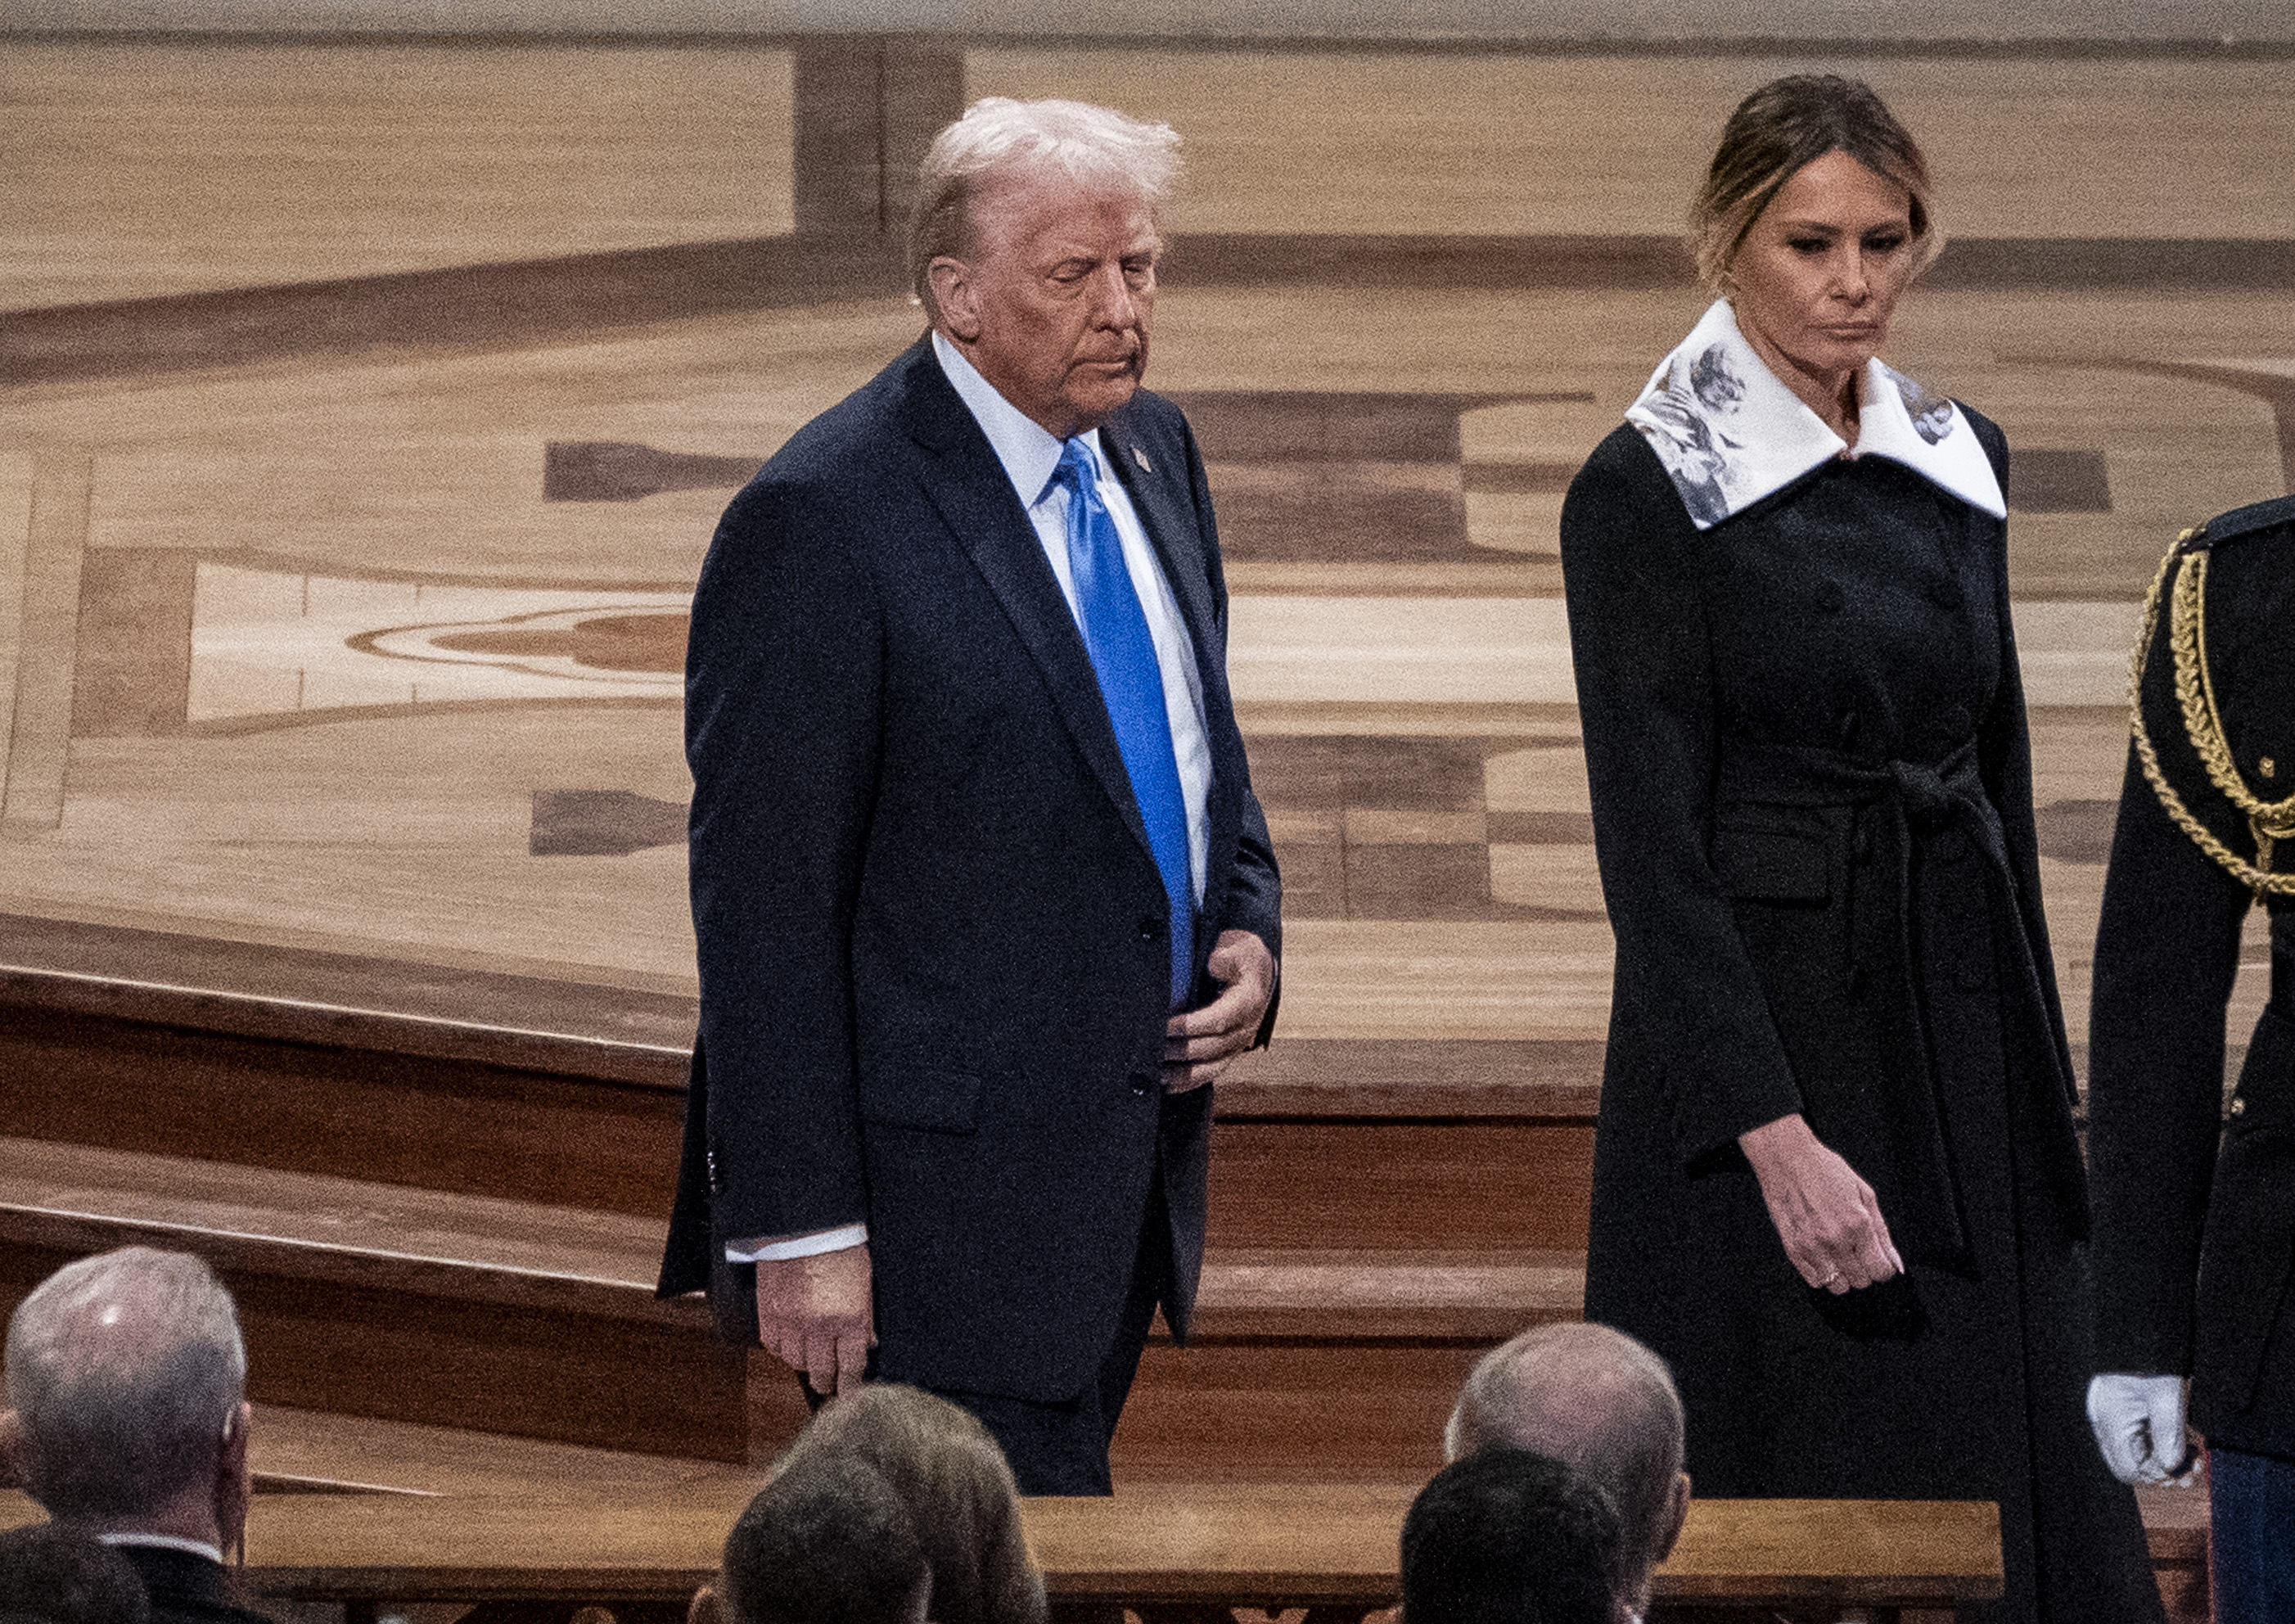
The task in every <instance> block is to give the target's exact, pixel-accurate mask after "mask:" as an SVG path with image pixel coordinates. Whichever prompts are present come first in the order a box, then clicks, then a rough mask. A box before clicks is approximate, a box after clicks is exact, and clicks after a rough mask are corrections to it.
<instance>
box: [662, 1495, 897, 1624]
mask: <svg viewBox="0 0 2295 1624" xmlns="http://www.w3.org/2000/svg"><path fill="white" fill-rule="evenodd" d="M706 1594H708V1593H707V1592H704V1595H706ZM931 1597H932V1571H931V1569H930V1568H929V1566H927V1563H926V1562H925V1553H924V1546H922V1545H921V1544H920V1543H919V1541H918V1538H917V1529H916V1524H915V1522H913V1521H912V1520H911V1517H910V1516H909V1512H908V1508H907V1507H906V1506H903V1505H902V1503H901V1497H900V1496H899V1495H897V1494H895V1493H894V1491H893V1488H892V1485H890V1484H889V1483H887V1482H886V1481H885V1480H884V1479H883V1478H882V1477H880V1476H878V1474H877V1473H875V1472H873V1471H871V1470H870V1468H869V1467H868V1466H867V1465H864V1464H863V1463H862V1462H859V1461H854V1460H838V1459H835V1458H833V1457H829V1456H826V1455H816V1456H812V1457H802V1458H794V1457H793V1458H789V1459H788V1460H787V1461H785V1463H784V1464H783V1465H781V1466H780V1469H779V1470H777V1471H775V1473H773V1475H772V1481H769V1482H767V1483H766V1484H765V1486H764V1489H761V1490H759V1491H758V1494H757V1498H755V1499H754V1500H751V1501H750V1502H749V1508H748V1509H747V1511H745V1512H743V1513H742V1514H741V1518H740V1521H739V1522H736V1523H734V1524H733V1531H732V1532H731V1534H729V1535H727V1536H726V1537H725V1562H724V1566H723V1569H722V1570H721V1571H720V1573H719V1578H718V1585H717V1604H716V1612H717V1616H718V1617H719V1619H720V1620H723V1624H924V1620H925V1611H926V1608H927V1605H928V1604H930V1601H931ZM707 1614H708V1610H707V1609H706V1608H705V1607H704V1606H703V1605H702V1604H700V1602H699V1600H698V1598H697V1601H696V1605H695V1607H694V1611H693V1617H694V1618H695V1619H697V1620H698V1619H702V1618H705V1617H706V1616H707Z"/></svg>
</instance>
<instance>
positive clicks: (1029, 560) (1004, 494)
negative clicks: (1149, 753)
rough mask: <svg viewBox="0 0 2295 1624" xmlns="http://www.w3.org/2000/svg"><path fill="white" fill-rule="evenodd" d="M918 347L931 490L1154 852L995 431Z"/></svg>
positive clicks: (914, 411)
mask: <svg viewBox="0 0 2295 1624" xmlns="http://www.w3.org/2000/svg"><path fill="white" fill-rule="evenodd" d="M911 356H913V357H915V358H916V359H915V363H914V364H912V365H911V368H910V370H909V372H908V377H907V384H908V388H907V391H906V394H907V399H906V402H905V416H906V418H907V422H908V429H909V433H910V436H911V438H913V439H914V440H915V441H916V442H917V444H918V445H920V446H921V447H923V448H924V451H925V453H926V454H925V456H924V458H923V459H922V461H920V463H919V478H920V479H921V480H922V482H923V485H924V486H925V490H926V493H927V494H928V495H929V496H930V497H931V499H932V502H933V505H934V506H935V508H937V509H938V510H940V515H941V518H943V519H944V520H946V521H947V524H948V526H949V528H950V529H951V531H953V532H954V533H955V535H956V538H957V540H958V542H959V543H960V544H961V545H962V546H963V548H964V550H965V551H966V553H967V554H968V556H969V557H970V558H971V559H972V562H973V567H975V568H976V569H978V570H979V572H980V574H981V577H982V579H984V581H986V582H987V583H988V589H989V591H990V592H993V593H994V594H995V595H996V600H997V602H998V603H1000V605H1001V606H1002V607H1003V609H1004V614H1005V616H1006V617H1007V618H1008V619H1009V620H1010V621H1011V623H1012V629H1013V631H1014V632H1017V633H1018V635H1019V638H1020V641H1021V643H1022V644H1023V645H1024V646H1025V648H1026V649H1027V650H1028V653H1029V655H1030V657H1032V658H1033V659H1034V660H1035V662H1036V664H1037V665H1038V666H1039V667H1040V668H1041V670H1042V672H1043V673H1044V682H1045V686H1046V688H1047V689H1048V690H1049V692H1050V694H1051V698H1052V704H1053V706H1055V707H1056V708H1057V709H1058V712H1059V714H1060V719H1061V721H1062V722H1065V723H1066V726H1067V730H1068V732H1069V735H1070V736H1071V737H1072V738H1074V740H1075V743H1076V748H1077V750H1078V751H1079V752H1080V753H1081V754H1082V756H1083V758H1084V761H1085V763H1087V764H1088V765H1089V766H1090V768H1091V771H1092V774H1093V776H1094V777H1096V778H1097V779H1098V780H1099V783H1100V788H1102V789H1104V790H1105V791H1107V798H1108V799H1109V800H1110V801H1111V802H1113V803H1114V804H1115V810H1116V812H1117V814H1118V815H1119V816H1120V817H1122V819H1123V826H1124V828H1128V829H1130V830H1131V835H1132V838H1134V839H1135V840H1137V841H1138V842H1139V849H1140V850H1141V851H1143V852H1145V853H1147V856H1148V859H1149V861H1154V858H1155V848H1154V847H1153V846H1152V845H1149V844H1148V840H1147V825H1146V824H1145V823H1143V822H1142V821H1141V820H1140V817H1139V801H1138V799H1137V798H1136V797H1135V796H1133V795H1132V793H1131V775H1130V774H1129V773H1128V772H1126V771H1124V767H1123V752H1122V750H1121V749H1119V748H1118V747H1117V745H1116V742H1115V727H1114V726H1113V725H1112V724H1111V723H1110V722H1108V720H1107V703H1106V702H1105V701H1104V700H1102V699H1101V698H1100V694H1099V678H1098V675H1097V674H1096V673H1094V672H1093V670H1092V668H1091V656H1090V654H1088V653H1087V652H1085V649H1084V646H1083V637H1082V633H1080V632H1078V631H1077V630H1076V624H1075V616H1074V615H1072V614H1070V613H1069V611H1068V605H1067V600H1066V598H1063V597H1062V596H1061V595H1060V583H1059V581H1058V577H1056V576H1055V575H1053V574H1052V567H1051V565H1050V564H1049V563H1048V562H1047V561H1046V560H1045V558H1044V550H1043V546H1042V544H1041V543H1040V542H1039V541H1038V540H1037V539H1036V531H1035V526H1033V524H1031V523H1030V522H1029V519H1028V515H1027V511H1026V510H1025V509H1024V508H1022V507H1021V505H1020V499H1019V498H1018V497H1017V495H1015V494H1013V491H1012V482H1011V480H1010V479H1009V478H1008V477H1006V476H1005V473H1004V465H1003V464H1002V463H1000V462H999V461H997V460H996V453H995V451H994V450H993V449H992V447H991V446H990V445H989V444H988V437H987V436H985V435H984V434H982V433H981V432H980V425H979V424H977V423H976V422H975V421H973V420H972V413H971V412H969V411H968V410H966V408H965V404H964V401H963V399H962V397H960V396H959V395H958V394H957V392H956V390H955V388H953V387H952V386H951V384H950V383H949V381H948V379H947V377H946V376H945V375H944V374H943V372H942V371H941V370H940V363H939V361H938V360H937V359H936V358H935V356H934V355H933V353H932V347H931V344H930V342H929V340H927V342H926V343H925V344H923V345H921V346H919V348H918V349H917V350H913V351H911Z"/></svg>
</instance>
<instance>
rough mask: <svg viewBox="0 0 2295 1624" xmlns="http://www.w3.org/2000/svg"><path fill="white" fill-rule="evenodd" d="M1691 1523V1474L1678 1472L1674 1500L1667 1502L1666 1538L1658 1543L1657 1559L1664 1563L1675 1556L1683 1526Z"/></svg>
mask: <svg viewBox="0 0 2295 1624" xmlns="http://www.w3.org/2000/svg"><path fill="white" fill-rule="evenodd" d="M1688 1521H1689V1473H1687V1472H1677V1473H1674V1478H1673V1498H1671V1499H1670V1500H1669V1501H1667V1502H1666V1507H1665V1523H1666V1527H1665V1538H1663V1539H1661V1540H1660V1541H1658V1548H1657V1559H1658V1560H1659V1561H1660V1562H1663V1561H1664V1560H1665V1559H1666V1558H1667V1557H1669V1556H1670V1555H1673V1546H1674V1542H1675V1541H1676V1540H1678V1539H1679V1538H1681V1525H1682V1524H1683V1523H1685V1522H1688Z"/></svg>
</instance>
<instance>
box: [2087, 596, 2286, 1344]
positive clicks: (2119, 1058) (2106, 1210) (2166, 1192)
mask: <svg viewBox="0 0 2295 1624" xmlns="http://www.w3.org/2000/svg"><path fill="white" fill-rule="evenodd" d="M2161 618H2162V620H2163V621H2164V620H2165V616H2162V617H2161ZM2166 630H2167V629H2166V627H2165V625H2164V624H2163V625H2161V627H2160V630H2159V632H2158V641H2155V642H2154V643H2153V645H2152V656H2151V660H2150V665H2149V669H2148V671H2147V673H2146V679H2147V680H2146V682H2145V691H2144V717H2145V722H2146V724H2147V728H2148V730H2149V731H2150V733H2151V736H2152V740H2153V741H2154V744H2155V746H2156V747H2157V748H2158V749H2159V751H2160V755H2161V757H2162V759H2163V763H2164V764H2166V765H2167V766H2168V769H2169V771H2170V775H2171V776H2170V781H2171V782H2175V783H2193V782H2203V781H2204V780H2203V779H2201V778H2200V776H2199V774H2200V769H2199V767H2198V763H2197V762H2196V760H2193V759H2191V753H2190V747H2189V746H2188V745H2187V744H2185V742H2184V736H2183V728H2182V723H2181V721H2180V719H2179V718H2178V717H2177V714H2176V712H2175V709H2174V706H2173V703H2172V696H2171V695H2170V694H2169V693H2168V683H2167V681H2165V676H2166V663H2167V661H2168V649H2167V647H2166ZM2186 764H2188V767H2189V772H2188V774H2187V773H2186V772H2185V771H2180V770H2179V769H2181V768H2183V767H2184V766H2185V765H2186ZM2252 901H2253V899H2252V897H2251V896H2250V894H2249V892H2248V890H2247V888H2246V887H2245V886H2244V885H2241V884H2240V883H2239V881H2238V880H2236V879H2234V877H2232V876H2231V875H2229V874H2228V873H2226V872H2225V871H2224V869H2221V868H2219V867H2218V866H2217V864H2216V863H2215V862H2214V861H2212V860H2211V859H2210V858H2209V856H2208V855H2207V853H2204V852H2202V851H2201V850H2200V848H2199V846H2198V845H2195V844H2194V843H2193V841H2192V839H2191V838H2190V836H2187V835H2185V833H2184V832H2183V831H2182V830H2181V829H2179V828H2177V827H2176V825H2175V823H2174V822H2173V821H2172V820H2170V819H2169V818H2168V813H2167V811H2166V809H2165V808H2163V807H2162V806H2161V805H2160V799H2159V796H2157V795H2155V794H2154V793H2153V792H2152V786H2151V784H2150V782H2149V781H2148V780H2147V779H2145V778H2144V772H2143V770H2142V768H2141V766H2140V765H2139V764H2138V763H2137V760H2136V752H2135V749H2134V747H2132V746H2131V747H2130V748H2129V750H2128V771H2127V776H2126V780H2125V783H2124V785H2123V787H2122V788H2121V790H2120V794H2119V824H2118V827H2117V828H2115V830H2114V831H2113V835H2112V842H2111V868H2110V869H2108V870H2107V871H2106V874H2105V877H2104V886H2103V919H2102V922H2101V924H2100V926H2098V929H2097V933H2096V943H2095V981H2094V983H2093V985H2092V993H2091V997H2090V1000H2089V1006H2088V1163H2089V1179H2090V1182H2091V1185H2092V1187H2093V1188H2094V1192H2095V1253H2094V1256H2095V1288H2096V1289H2095V1300H2096V1358H2097V1361H2098V1368H2100V1369H2103V1370H2112V1371H2126V1372H2131V1373H2136V1374H2158V1375H2184V1374H2186V1373H2188V1372H2189V1370H2190V1369H2191V1361H2192V1313H2193V1282H2194V1280H2195V1277H2197V1275H2198V1273H2199V1257H2200V1233H2201V1227H2202V1224H2203V1222H2204V1220H2205V1218H2206V1215H2207V1208H2208V1189H2209V1182H2210V1179H2212V1176H2213V1172H2214V1168H2215V1157H2216V1145H2217V1138H2218V1137H2219V1135H2220V1133H2221V1130H2222V1126H2223V1085H2224V1011H2225V1007H2226V1004H2227V1003H2228V1002H2229V1000H2230V998H2231V992H2232V983H2233V982H2234V979H2236V977H2237V975H2238V974H2239V939H2240V925H2241V921H2242V920H2243V919H2244V918H2246V916H2247V910H2248V908H2249V907H2250V904H2251V902H2252Z"/></svg>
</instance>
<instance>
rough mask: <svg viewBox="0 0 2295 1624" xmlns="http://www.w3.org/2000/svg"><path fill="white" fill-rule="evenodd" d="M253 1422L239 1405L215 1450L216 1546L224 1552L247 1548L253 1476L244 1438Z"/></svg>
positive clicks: (247, 1410)
mask: <svg viewBox="0 0 2295 1624" xmlns="http://www.w3.org/2000/svg"><path fill="white" fill-rule="evenodd" d="M254 1421H255V1407H254V1406H253V1405H251V1404H248V1403H245V1402H241V1405H240V1407H239V1411H238V1413H237V1414H236V1415H234V1416H232V1418H231V1424H230V1425H229V1426H227V1427H225V1429H224V1434H223V1442H222V1444H221V1446H220V1447H219V1448H218V1449H216V1481H215V1513H216V1533H217V1535H218V1536H219V1538H218V1540H217V1543H218V1544H220V1545H221V1546H223V1548H224V1549H225V1551H229V1550H231V1549H232V1548H233V1546H237V1547H238V1548H239V1549H240V1550H241V1552H242V1553H243V1552H244V1551H245V1550H246V1548H247V1508H248V1505H249V1502H250V1501H251V1500H253V1499H254V1498H255V1473H254V1469H253V1467H252V1466H251V1465H249V1456H248V1447H247V1435H248V1432H249V1429H250V1428H251V1427H252V1425H253V1424H254Z"/></svg>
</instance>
